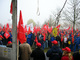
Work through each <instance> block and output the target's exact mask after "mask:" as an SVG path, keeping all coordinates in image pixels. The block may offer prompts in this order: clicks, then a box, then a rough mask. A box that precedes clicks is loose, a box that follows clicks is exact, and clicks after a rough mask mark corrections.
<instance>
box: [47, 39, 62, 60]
mask: <svg viewBox="0 0 80 60" xmlns="http://www.w3.org/2000/svg"><path fill="white" fill-rule="evenodd" d="M46 55H47V57H49V60H61V57H62V50H61V49H60V48H59V46H58V42H57V41H56V40H54V41H52V48H51V49H49V50H48V51H47V53H46Z"/></svg>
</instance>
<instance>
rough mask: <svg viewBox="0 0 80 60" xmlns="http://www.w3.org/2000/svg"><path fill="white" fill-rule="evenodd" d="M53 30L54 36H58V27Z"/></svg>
mask: <svg viewBox="0 0 80 60" xmlns="http://www.w3.org/2000/svg"><path fill="white" fill-rule="evenodd" d="M52 32H53V35H54V37H56V36H57V28H54V29H53V31H52Z"/></svg>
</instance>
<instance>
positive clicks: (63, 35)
mask: <svg viewBox="0 0 80 60" xmlns="http://www.w3.org/2000/svg"><path fill="white" fill-rule="evenodd" d="M63 36H64V34H63V33H61V42H63Z"/></svg>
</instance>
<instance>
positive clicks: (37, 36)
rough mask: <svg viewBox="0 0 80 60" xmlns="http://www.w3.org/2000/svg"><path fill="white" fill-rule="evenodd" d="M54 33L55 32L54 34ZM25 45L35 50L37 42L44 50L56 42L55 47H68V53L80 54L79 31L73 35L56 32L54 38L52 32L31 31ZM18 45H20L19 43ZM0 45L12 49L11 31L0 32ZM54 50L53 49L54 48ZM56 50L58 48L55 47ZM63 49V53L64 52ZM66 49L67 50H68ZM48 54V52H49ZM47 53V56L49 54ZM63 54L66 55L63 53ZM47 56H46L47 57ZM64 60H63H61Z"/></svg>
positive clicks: (66, 32) (67, 32)
mask: <svg viewBox="0 0 80 60" xmlns="http://www.w3.org/2000/svg"><path fill="white" fill-rule="evenodd" d="M54 33H56V32H54ZM25 36H26V43H28V44H29V45H30V46H31V47H32V48H36V44H37V42H38V43H40V44H41V48H42V49H43V50H44V49H45V48H52V47H53V45H52V42H53V41H55V40H56V41H57V43H58V44H57V46H59V47H60V48H65V49H66V47H69V48H70V49H71V51H70V52H74V53H75V52H76V51H78V52H80V31H78V30H76V31H75V32H74V33H73V32H72V30H58V31H57V35H56V37H55V36H54V34H53V32H52V31H51V32H49V31H46V32H45V33H44V31H43V32H42V33H41V32H40V31H38V32H37V33H34V32H32V31H29V32H26V33H25ZM19 44H21V43H20V42H19ZM0 45H6V46H7V47H12V31H11V29H9V30H7V31H4V30H1V31H0ZM54 49H55V48H54ZM57 49H58V47H57ZM65 49H63V51H64V50H65ZM70 49H68V50H70ZM49 53H50V52H49ZM49 53H48V52H47V54H49ZM64 54H67V53H66V52H64ZM47 56H48V55H47ZM62 60H64V58H62Z"/></svg>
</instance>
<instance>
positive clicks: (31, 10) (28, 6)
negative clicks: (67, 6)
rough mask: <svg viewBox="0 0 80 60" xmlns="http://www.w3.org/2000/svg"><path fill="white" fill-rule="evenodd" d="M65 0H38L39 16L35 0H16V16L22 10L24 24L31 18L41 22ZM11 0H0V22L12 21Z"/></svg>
mask: <svg viewBox="0 0 80 60" xmlns="http://www.w3.org/2000/svg"><path fill="white" fill-rule="evenodd" d="M64 1H65V0H39V7H40V8H39V9H40V16H37V14H36V12H37V0H18V16H17V17H18V18H17V20H19V11H20V10H21V11H22V15H23V21H24V24H26V23H27V21H28V20H29V19H33V20H34V21H35V22H36V23H37V22H38V21H39V22H40V24H43V23H44V21H45V20H46V19H48V18H49V16H50V15H51V14H52V13H51V12H52V11H55V10H56V8H58V7H62V6H63V4H64ZM10 4H11V0H0V23H2V24H3V25H4V24H6V23H12V20H11V16H12V15H11V14H10Z"/></svg>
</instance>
